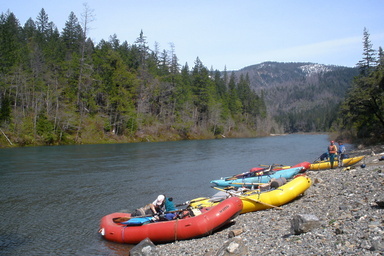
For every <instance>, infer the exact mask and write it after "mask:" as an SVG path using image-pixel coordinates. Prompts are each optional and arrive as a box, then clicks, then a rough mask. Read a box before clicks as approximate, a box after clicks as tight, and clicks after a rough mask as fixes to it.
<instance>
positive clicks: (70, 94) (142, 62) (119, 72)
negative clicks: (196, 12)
mask: <svg viewBox="0 0 384 256" xmlns="http://www.w3.org/2000/svg"><path fill="white" fill-rule="evenodd" d="M88 16H89V15H88V12H87V10H85V11H84V13H83V14H82V17H85V19H84V20H83V22H82V24H80V22H79V21H78V18H77V17H76V15H75V14H74V13H73V12H72V13H70V15H69V17H68V20H67V22H66V24H65V27H64V28H63V30H62V31H58V29H57V27H56V26H55V25H54V23H53V22H52V21H50V20H49V18H48V14H47V13H45V11H44V9H42V10H41V11H40V13H39V14H38V15H37V18H36V20H33V19H32V18H30V19H29V20H28V21H27V22H26V23H25V24H24V25H21V24H19V21H18V19H17V17H16V15H15V14H13V13H12V12H7V13H2V15H1V16H0V63H1V66H0V76H1V80H0V103H1V105H0V106H1V108H0V128H1V133H2V134H1V136H0V142H1V144H2V145H6V144H7V145H8V144H12V145H13V144H16V145H41V144H44V145H53V144H67V143H105V142H116V141H122V142H128V141H158V140H176V139H193V138H214V137H224V136H226V137H230V136H258V135H265V134H268V133H269V131H270V130H271V127H272V125H276V124H273V122H271V121H268V116H267V113H266V107H265V103H264V99H263V98H262V97H260V95H258V94H257V93H255V92H254V91H253V90H251V88H250V83H249V80H248V79H247V77H246V76H240V77H239V78H238V79H236V81H235V77H234V76H231V78H230V79H227V80H226V79H224V77H223V76H222V75H221V72H219V71H218V70H215V71H214V70H208V69H207V68H206V67H205V66H204V65H203V63H202V61H201V60H200V59H199V58H198V57H197V58H196V61H195V63H194V66H192V67H191V68H190V67H189V66H188V64H187V63H186V64H185V65H183V66H182V65H180V64H179V63H178V58H177V55H176V52H175V48H174V47H173V46H172V45H171V46H170V49H169V50H163V51H160V50H159V49H158V47H157V46H156V45H155V47H154V49H150V47H149V46H148V44H147V42H146V37H145V35H144V33H143V31H141V33H138V34H139V35H138V37H137V39H136V41H135V42H134V43H133V44H129V43H128V42H127V41H124V42H120V40H119V39H118V38H117V36H116V35H112V36H111V37H110V38H109V39H108V40H101V41H100V42H99V43H98V44H97V45H95V44H94V42H92V41H91V40H90V39H89V38H88V37H87V27H88V26H89V24H88V19H87V17H88ZM139 32H140V31H139ZM225 77H228V76H225ZM274 129H277V128H274Z"/></svg>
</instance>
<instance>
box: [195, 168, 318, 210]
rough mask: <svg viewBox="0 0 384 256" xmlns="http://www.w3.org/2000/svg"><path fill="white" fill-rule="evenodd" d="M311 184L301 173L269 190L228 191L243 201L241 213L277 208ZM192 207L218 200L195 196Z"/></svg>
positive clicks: (210, 203)
mask: <svg viewBox="0 0 384 256" xmlns="http://www.w3.org/2000/svg"><path fill="white" fill-rule="evenodd" d="M311 184H312V181H311V179H310V178H309V177H308V176H306V175H301V176H298V177H296V178H294V179H293V180H291V181H289V182H288V183H286V184H284V185H282V186H280V187H279V188H277V189H275V190H271V191H265V192H260V191H259V190H251V191H247V192H245V193H242V194H240V195H235V194H234V193H230V192H228V194H230V195H229V196H238V197H239V198H240V199H241V200H242V201H243V210H242V211H241V213H247V212H254V211H260V210H265V209H269V208H274V207H276V208H278V206H281V205H284V204H286V203H288V202H290V201H292V200H293V199H295V198H297V197H298V196H299V195H301V194H303V193H304V192H305V191H306V190H307V189H308V188H309V187H310V186H311ZM191 202H192V203H191V204H190V206H191V207H192V208H200V207H210V206H214V205H216V204H218V203H220V202H212V201H211V200H210V198H204V197H200V198H196V199H193V200H191Z"/></svg>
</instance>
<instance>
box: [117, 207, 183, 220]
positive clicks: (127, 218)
mask: <svg viewBox="0 0 384 256" xmlns="http://www.w3.org/2000/svg"><path fill="white" fill-rule="evenodd" d="M182 211H185V209H181V210H174V211H169V212H165V213H164V214H166V213H174V212H182ZM151 216H153V214H148V215H141V216H131V217H117V218H113V219H112V220H113V222H115V223H120V222H124V221H128V220H130V219H134V218H142V217H151Z"/></svg>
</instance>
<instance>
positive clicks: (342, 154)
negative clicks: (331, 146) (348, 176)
mask: <svg viewBox="0 0 384 256" xmlns="http://www.w3.org/2000/svg"><path fill="white" fill-rule="evenodd" d="M338 153H339V167H343V160H344V159H345V158H346V155H347V149H346V148H345V146H344V144H343V142H342V141H339V151H338Z"/></svg>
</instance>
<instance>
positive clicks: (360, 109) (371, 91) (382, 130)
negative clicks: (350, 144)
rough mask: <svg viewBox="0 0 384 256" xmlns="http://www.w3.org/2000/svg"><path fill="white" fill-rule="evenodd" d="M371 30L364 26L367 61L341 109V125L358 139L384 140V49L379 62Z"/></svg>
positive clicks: (339, 120)
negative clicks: (373, 45)
mask: <svg viewBox="0 0 384 256" xmlns="http://www.w3.org/2000/svg"><path fill="white" fill-rule="evenodd" d="M374 52H375V51H374V50H373V49H372V45H371V44H370V41H369V33H368V31H367V30H366V29H364V51H363V60H362V61H360V62H359V66H360V75H359V76H357V77H356V78H355V80H354V83H353V87H352V88H351V90H350V91H349V92H348V96H347V98H346V100H345V101H344V102H343V104H342V106H341V110H340V118H339V119H338V125H339V126H340V129H341V130H342V131H344V130H351V131H352V133H353V134H354V136H355V138H357V139H365V140H367V141H371V142H379V141H384V66H383V63H384V62H383V54H382V49H381V48H380V49H379V58H378V61H376V58H374V56H373V53H374Z"/></svg>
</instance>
